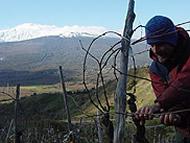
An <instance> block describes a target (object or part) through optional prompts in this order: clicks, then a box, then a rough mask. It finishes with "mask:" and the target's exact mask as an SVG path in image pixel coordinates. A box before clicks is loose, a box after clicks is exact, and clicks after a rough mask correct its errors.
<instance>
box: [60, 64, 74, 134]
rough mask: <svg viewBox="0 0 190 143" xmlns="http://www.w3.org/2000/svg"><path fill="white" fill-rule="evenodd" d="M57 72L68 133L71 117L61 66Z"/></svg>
mask: <svg viewBox="0 0 190 143" xmlns="http://www.w3.org/2000/svg"><path fill="white" fill-rule="evenodd" d="M59 71H60V78H61V84H62V89H63V100H64V106H65V110H66V112H67V121H68V131H69V132H70V131H71V117H70V112H69V107H68V103H67V91H66V87H65V81H64V78H63V70H62V66H59Z"/></svg>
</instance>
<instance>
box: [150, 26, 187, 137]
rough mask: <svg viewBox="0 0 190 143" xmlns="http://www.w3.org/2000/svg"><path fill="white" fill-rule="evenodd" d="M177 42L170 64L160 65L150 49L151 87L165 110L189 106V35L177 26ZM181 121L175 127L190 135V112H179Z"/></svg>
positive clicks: (157, 100)
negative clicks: (172, 60) (151, 60)
mask: <svg viewBox="0 0 190 143" xmlns="http://www.w3.org/2000/svg"><path fill="white" fill-rule="evenodd" d="M177 31H178V44H177V47H176V51H175V54H174V55H173V56H174V59H175V61H174V62H173V63H171V64H170V65H162V64H160V63H159V62H158V61H157V57H156V56H155V55H154V53H153V52H152V51H150V57H151V58H152V59H153V62H152V64H151V66H150V70H149V71H150V78H151V80H152V87H153V89H154V92H155V95H156V101H155V102H159V103H160V105H161V107H162V108H163V109H164V111H165V112H167V111H175V110H180V109H187V108H190V37H189V35H188V33H187V32H186V31H185V30H184V29H182V28H177ZM180 115H181V117H182V123H181V124H180V125H178V126H177V129H178V130H180V131H182V132H183V134H184V135H185V136H188V137H190V112H183V113H180Z"/></svg>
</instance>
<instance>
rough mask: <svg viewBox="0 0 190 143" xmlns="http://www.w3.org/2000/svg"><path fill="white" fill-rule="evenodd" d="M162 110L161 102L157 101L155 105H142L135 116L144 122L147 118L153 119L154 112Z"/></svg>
mask: <svg viewBox="0 0 190 143" xmlns="http://www.w3.org/2000/svg"><path fill="white" fill-rule="evenodd" d="M160 110H161V107H160V104H159V103H156V104H154V105H153V106H146V107H142V108H140V109H139V110H138V111H137V112H136V113H135V118H136V119H138V120H141V121H142V123H144V121H145V120H151V119H153V114H154V113H158V112H160Z"/></svg>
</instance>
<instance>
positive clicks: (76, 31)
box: [0, 23, 107, 42]
mask: <svg viewBox="0 0 190 143" xmlns="http://www.w3.org/2000/svg"><path fill="white" fill-rule="evenodd" d="M105 31H107V29H106V28H104V27H97V26H77V25H75V26H64V27H56V26H50V25H40V24H33V23H25V24H22V25H18V26H16V27H14V28H10V29H6V30H0V42H12V41H23V40H29V39H34V38H39V37H44V36H61V37H72V36H88V37H93V36H97V35H99V34H102V33H103V32H105Z"/></svg>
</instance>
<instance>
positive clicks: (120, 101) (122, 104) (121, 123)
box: [114, 0, 135, 143]
mask: <svg viewBox="0 0 190 143" xmlns="http://www.w3.org/2000/svg"><path fill="white" fill-rule="evenodd" d="M134 3H135V1H134V0H129V5H128V12H127V17H126V20H125V27H124V31H123V36H124V37H126V38H125V39H124V38H123V39H122V43H121V46H122V48H121V59H120V71H121V74H120V76H119V80H118V83H117V88H116V97H115V112H116V123H115V129H114V143H124V129H125V118H126V115H125V112H126V84H127V76H126V74H127V73H128V55H129V48H130V39H131V36H132V31H133V22H134V19H135V14H134ZM127 39H128V40H127ZM122 73H125V74H122Z"/></svg>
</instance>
